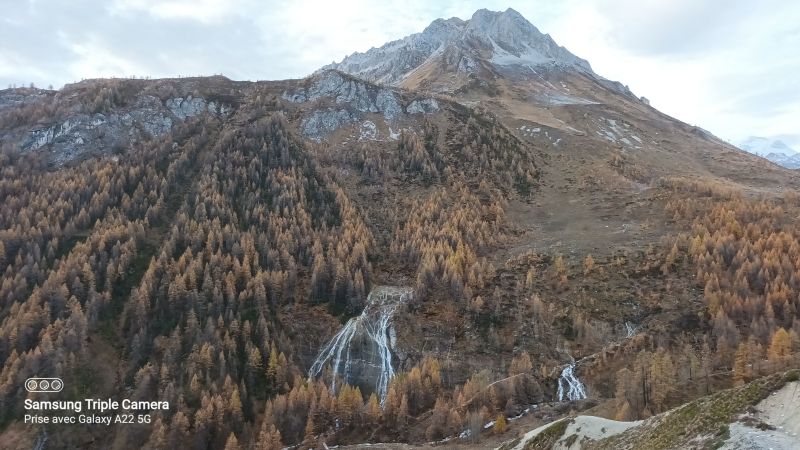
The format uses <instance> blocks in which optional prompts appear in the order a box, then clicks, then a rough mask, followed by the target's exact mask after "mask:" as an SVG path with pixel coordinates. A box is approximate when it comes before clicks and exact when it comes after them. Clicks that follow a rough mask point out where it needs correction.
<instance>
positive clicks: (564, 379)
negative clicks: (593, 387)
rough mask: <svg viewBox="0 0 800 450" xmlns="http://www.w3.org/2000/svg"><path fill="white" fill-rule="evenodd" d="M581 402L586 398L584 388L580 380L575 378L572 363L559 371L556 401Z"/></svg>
mask: <svg viewBox="0 0 800 450" xmlns="http://www.w3.org/2000/svg"><path fill="white" fill-rule="evenodd" d="M564 397H566V399H567V400H583V399H584V398H586V387H585V386H584V385H583V383H581V380H579V379H578V377H576V376H575V363H572V364H570V365H568V366H567V367H565V368H564V370H562V371H561V376H560V377H559V378H558V401H560V402H561V401H564Z"/></svg>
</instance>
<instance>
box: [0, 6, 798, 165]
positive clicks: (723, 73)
mask: <svg viewBox="0 0 800 450" xmlns="http://www.w3.org/2000/svg"><path fill="white" fill-rule="evenodd" d="M508 7H512V8H514V9H516V10H517V11H519V12H520V13H521V14H522V15H523V16H525V17H526V18H527V19H528V20H529V21H531V22H532V23H533V24H534V25H536V26H537V27H538V28H539V29H540V30H541V31H543V32H546V33H550V35H552V36H553V38H554V39H555V40H556V42H558V43H559V44H561V45H563V46H565V47H567V48H568V49H569V50H570V51H572V52H573V53H575V54H576V55H578V56H580V57H582V58H585V59H587V60H589V62H590V63H591V64H592V67H593V68H594V70H595V71H596V72H597V73H599V74H601V75H603V76H605V77H607V78H610V79H614V80H619V81H622V82H623V83H625V84H628V85H629V86H630V87H631V89H632V90H633V91H634V92H635V93H636V94H638V95H643V96H646V97H648V98H649V99H650V100H651V102H652V104H653V106H655V107H656V108H659V109H660V110H662V111H664V112H665V113H667V114H670V115H672V116H675V117H677V118H679V119H681V120H683V121H685V122H688V123H691V124H696V125H699V126H702V127H704V128H706V129H708V130H710V131H712V132H714V133H715V134H717V135H719V136H720V137H722V138H725V139H728V140H731V141H738V140H740V139H742V138H744V137H745V136H748V135H760V136H775V135H785V136H784V139H785V140H786V141H787V143H790V145H794V146H795V148H796V149H799V150H800V76H799V75H798V74H800V2H797V1H796V0H762V1H757V2H756V1H751V0H648V1H642V0H564V1H560V2H556V1H552V0H526V1H513V0H505V1H495V0H482V1H473V0H466V1H450V0H439V1H430V0H403V1H396V2H388V1H363V0H345V1H338V2H336V1H323V0H294V1H264V0H262V1H257V0H68V1H67V0H0V11H2V15H0V88H4V87H6V86H7V85H10V84H17V85H21V84H28V83H30V82H33V83H36V85H37V86H48V85H51V84H52V85H53V86H54V87H56V88H58V87H60V86H62V85H63V84H64V83H68V82H71V81H77V80H80V79H83V78H95V77H108V76H131V75H136V76H150V77H154V78H155V77H168V76H178V75H210V74H220V73H221V74H224V75H226V76H228V77H230V78H232V79H238V80H268V79H285V78H297V77H302V76H305V75H307V74H309V73H311V72H313V71H314V70H315V69H317V68H318V67H320V66H322V65H324V64H327V63H330V62H331V61H333V60H337V61H338V60H341V58H342V57H343V56H345V55H347V54H349V53H352V52H353V51H364V50H367V49H369V48H370V47H373V46H380V45H382V44H383V43H385V42H387V41H390V40H394V39H398V38H400V37H403V36H406V35H408V34H411V33H414V32H419V31H421V30H422V29H423V28H425V26H427V25H428V24H429V23H430V22H431V21H433V20H434V19H436V18H439V17H452V16H457V17H461V18H464V19H467V18H469V17H470V16H471V15H472V13H473V12H474V11H475V10H476V9H479V8H488V9H492V10H504V9H506V8H508Z"/></svg>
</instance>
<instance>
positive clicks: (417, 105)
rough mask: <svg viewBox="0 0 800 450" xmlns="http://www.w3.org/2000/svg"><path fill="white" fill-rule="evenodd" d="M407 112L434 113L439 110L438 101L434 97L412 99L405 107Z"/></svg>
mask: <svg viewBox="0 0 800 450" xmlns="http://www.w3.org/2000/svg"><path fill="white" fill-rule="evenodd" d="M406 111H408V113H409V114H424V113H428V114H429V113H434V112H436V111H439V102H437V101H436V99H435V98H426V99H423V100H414V101H413V102H411V104H409V105H408V108H406Z"/></svg>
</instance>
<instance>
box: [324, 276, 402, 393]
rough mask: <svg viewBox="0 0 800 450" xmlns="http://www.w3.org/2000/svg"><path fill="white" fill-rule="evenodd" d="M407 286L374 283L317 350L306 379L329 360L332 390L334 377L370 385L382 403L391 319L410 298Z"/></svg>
mask: <svg viewBox="0 0 800 450" xmlns="http://www.w3.org/2000/svg"><path fill="white" fill-rule="evenodd" d="M412 293H413V290H412V289H411V288H404V287H395V286H377V287H375V288H374V289H373V290H372V291H371V292H370V293H369V296H368V297H367V306H366V307H364V311H362V312H361V315H359V316H358V317H353V318H351V319H350V320H348V321H347V323H346V324H345V325H344V327H342V329H341V330H339V332H338V333H336V335H335V336H333V337H332V338H331V339H330V340H329V341H328V342H327V343H326V344H325V345H324V346H322V349H321V350H320V351H319V354H318V355H317V358H316V359H315V360H314V363H313V364H312V365H311V368H310V369H309V370H308V377H309V379H313V378H317V377H319V376H320V375H322V373H323V370H324V368H325V367H326V366H327V365H328V364H330V368H331V380H330V387H331V391H332V392H334V393H335V392H336V387H337V385H336V380H337V378H338V377H341V380H342V381H343V382H345V383H347V384H350V385H360V386H365V387H370V388H372V389H373V390H374V392H375V393H376V394H377V395H378V397H379V398H380V401H381V405H383V403H384V401H385V400H386V392H387V391H388V389H389V381H391V379H392V377H393V376H394V367H392V346H393V341H394V339H393V337H394V336H393V330H392V329H391V319H392V316H393V315H394V313H395V311H396V310H397V307H398V306H400V304H402V303H403V302H405V301H407V300H408V299H410V298H411V296H412Z"/></svg>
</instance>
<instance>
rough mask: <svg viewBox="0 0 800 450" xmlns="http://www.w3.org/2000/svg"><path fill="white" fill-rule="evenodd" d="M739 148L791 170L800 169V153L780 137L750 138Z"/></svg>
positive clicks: (740, 144)
mask: <svg viewBox="0 0 800 450" xmlns="http://www.w3.org/2000/svg"><path fill="white" fill-rule="evenodd" d="M738 147H739V148H740V149H742V150H744V151H746V152H748V153H752V154H754V155H758V156H761V157H763V158H765V159H767V160H769V161H772V162H774V163H775V164H778V165H779V166H783V167H786V168H789V169H800V153H798V152H797V151H796V150H795V149H794V148H792V147H790V146H789V145H788V144H786V142H784V141H783V140H782V139H780V138H778V137H760V136H750V137H748V138H747V139H745V140H744V141H742V142H741V143H739V145H738Z"/></svg>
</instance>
